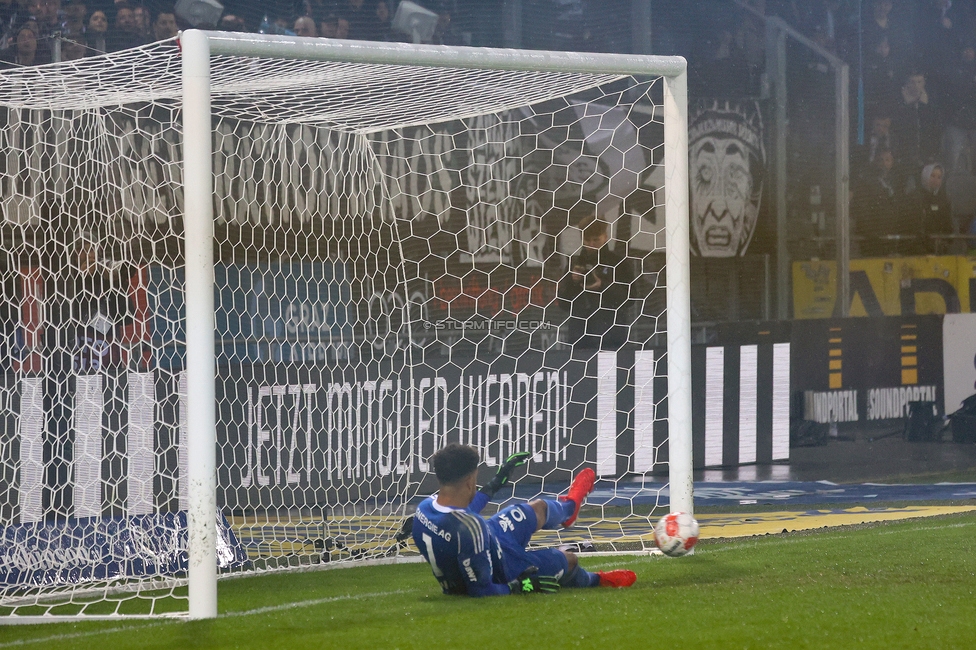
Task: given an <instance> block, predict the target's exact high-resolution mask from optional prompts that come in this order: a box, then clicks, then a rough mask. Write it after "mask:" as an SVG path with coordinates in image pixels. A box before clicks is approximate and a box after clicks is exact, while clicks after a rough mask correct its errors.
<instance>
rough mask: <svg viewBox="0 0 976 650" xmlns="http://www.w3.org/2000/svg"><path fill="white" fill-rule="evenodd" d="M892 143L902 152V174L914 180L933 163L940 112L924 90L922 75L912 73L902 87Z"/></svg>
mask: <svg viewBox="0 0 976 650" xmlns="http://www.w3.org/2000/svg"><path fill="white" fill-rule="evenodd" d="M892 129H893V132H894V136H895V141H896V142H897V143H898V145H899V146H900V147H902V148H903V151H901V152H899V153H901V154H902V155H903V158H902V159H901V160H900V161H899V162H900V163H901V165H902V174H904V175H909V174H910V175H911V178H912V179H914V178H916V174H918V172H919V170H921V168H922V167H923V166H924V165H926V164H928V163H930V162H932V161H933V160H935V156H936V154H937V153H938V150H939V147H940V146H941V143H942V121H941V116H940V114H939V110H938V108H937V106H936V105H935V102H934V101H933V100H932V98H931V96H930V95H929V93H928V91H927V90H926V84H925V75H924V74H922V73H921V72H913V73H911V74H910V75H909V76H908V79H906V80H905V84H904V85H903V86H902V88H901V103H900V104H899V106H898V108H897V110H896V112H895V114H894V119H893V120H892Z"/></svg>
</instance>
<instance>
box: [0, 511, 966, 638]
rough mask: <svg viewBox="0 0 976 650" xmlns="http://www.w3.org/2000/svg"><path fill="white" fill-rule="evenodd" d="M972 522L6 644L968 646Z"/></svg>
mask: <svg viewBox="0 0 976 650" xmlns="http://www.w3.org/2000/svg"><path fill="white" fill-rule="evenodd" d="M974 533H976V514H966V515H955V516H947V517H940V518H932V519H920V520H913V521H906V522H898V523H892V524H884V525H872V526H866V527H857V528H845V529H834V530H827V531H823V532H817V533H812V534H810V533H808V534H792V535H777V536H767V537H756V538H745V539H739V540H732V541H716V542H703V543H702V544H700V545H699V547H698V549H697V552H696V554H695V555H694V556H693V557H686V558H680V559H671V558H664V557H647V556H644V557H624V556H612V557H602V558H593V557H591V558H584V561H583V562H584V566H586V567H587V568H589V569H593V570H598V569H608V568H613V567H628V568H631V569H633V570H634V571H636V572H637V574H638V582H637V584H636V585H634V587H632V588H630V589H621V590H611V589H573V590H563V591H562V592H560V593H559V594H556V595H553V596H541V595H539V596H536V595H533V596H510V597H499V598H491V599H484V600H475V599H469V598H459V597H447V596H443V595H441V594H440V589H439V588H438V586H437V584H436V582H435V581H434V579H433V577H432V576H431V575H430V571H429V569H428V567H427V565H425V564H407V565H396V566H374V567H360V568H354V569H348V570H334V571H320V572H311V573H301V574H290V575H282V574H279V575H269V576H263V577H254V578H247V579H238V580H228V581H224V582H221V584H220V610H221V617H220V618H218V619H217V620H214V621H197V622H191V623H185V622H180V621H162V622H153V621H146V622H136V621H133V622H128V623H115V622H110V623H98V622H87V623H75V624H57V625H34V626H0V649H5V648H45V649H48V648H85V649H89V648H99V649H103V648H104V649H106V650H107V649H113V650H114V649H122V648H139V649H150V648H186V649H193V648H261V649H262V650H269V649H272V648H288V649H289V650H293V649H295V648H425V649H427V648H429V649H434V648H573V647H582V648H605V649H607V650H610V649H616V648H647V647H655V646H664V647H672V648H818V649H822V648H852V647H855V648H886V649H888V648H940V649H941V648H971V647H974V646H976V617H974V615H976V544H974V541H973V535H974Z"/></svg>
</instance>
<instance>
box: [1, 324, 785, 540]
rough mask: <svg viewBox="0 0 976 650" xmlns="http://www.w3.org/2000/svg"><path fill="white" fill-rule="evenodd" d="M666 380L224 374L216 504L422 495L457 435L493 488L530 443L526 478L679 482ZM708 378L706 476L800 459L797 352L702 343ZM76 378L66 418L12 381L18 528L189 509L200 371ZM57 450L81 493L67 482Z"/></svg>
mask: <svg viewBox="0 0 976 650" xmlns="http://www.w3.org/2000/svg"><path fill="white" fill-rule="evenodd" d="M462 368H463V369H462ZM666 372H667V369H666V361H665V358H664V353H663V351H661V350H626V349H625V350H621V351H597V350H590V351H580V350H577V351H576V352H575V353H572V354H570V353H568V352H550V353H541V352H538V353H527V354H522V355H521V356H520V357H519V358H518V359H512V358H508V359H506V358H498V359H491V360H486V359H469V360H468V361H467V362H464V363H463V366H462V365H459V364H458V360H457V359H455V360H454V363H448V364H445V365H443V366H441V367H439V368H432V367H430V366H415V367H413V368H407V367H406V366H405V365H402V366H399V369H397V366H395V365H391V366H390V367H389V368H387V371H386V372H381V369H380V368H379V367H375V368H368V367H365V366H363V365H356V366H353V365H350V366H347V367H345V368H343V367H327V366H322V365H302V364H267V365H249V366H234V367H225V368H222V369H221V371H220V373H219V376H218V382H217V409H218V410H217V416H218V426H217V447H218V454H217V459H218V461H217V477H218V490H219V493H218V505H219V506H220V507H221V508H222V509H223V511H224V512H226V513H235V512H249V511H254V510H261V509H267V508H278V507H329V506H337V505H340V504H348V503H353V502H361V501H363V500H364V499H379V500H391V499H392V500H396V499H399V498H402V497H403V496H404V495H405V496H406V497H408V498H409V497H410V496H412V495H413V494H414V493H416V492H417V491H424V490H428V491H429V490H430V489H432V488H433V483H432V478H431V477H430V475H429V471H430V467H429V464H428V459H429V458H430V456H431V454H433V452H434V451H435V450H436V449H438V448H440V447H441V446H443V445H444V444H447V443H448V442H452V441H458V442H462V443H466V444H471V445H473V446H475V447H477V448H478V449H479V450H480V452H481V455H482V465H483V471H484V473H485V476H484V477H482V478H483V479H484V480H487V478H489V477H490V475H491V474H493V473H494V471H495V470H494V468H495V467H497V466H498V465H499V464H500V463H501V462H503V461H504V459H505V458H507V457H508V456H509V455H510V454H512V453H514V452H516V451H528V452H529V453H530V454H531V458H530V461H529V465H528V468H527V470H528V471H527V473H528V475H529V476H530V477H536V478H538V479H540V480H541V479H542V478H543V477H545V478H547V479H548V480H559V481H566V480H569V478H570V477H571V475H572V473H573V472H575V471H578V469H579V468H580V467H582V466H591V467H594V468H595V469H596V470H597V472H598V474H599V475H600V476H604V477H618V476H622V475H625V474H628V473H636V474H644V473H649V472H666V468H667V438H668V424H667V401H666V394H667V380H666ZM693 381H694V387H693V393H694V395H695V400H694V410H695V412H694V418H693V439H694V446H695V465H696V466H699V467H701V466H712V465H735V464H742V463H755V462H764V461H766V462H768V461H771V460H779V459H784V458H787V457H788V456H789V449H788V440H789V419H788V416H789V344H788V343H777V344H768V345H745V346H724V347H700V348H699V347H697V346H696V348H695V349H694V354H693ZM67 386H68V390H67V394H65V395H64V396H62V397H63V399H64V400H65V402H66V404H65V405H64V406H65V408H61V409H60V410H59V411H58V412H57V413H56V414H55V413H54V412H52V411H51V405H52V404H54V403H55V402H56V401H57V400H56V399H55V398H56V397H57V396H56V395H51V394H50V392H51V387H52V383H51V382H49V381H45V380H43V379H40V378H22V379H20V380H17V381H14V380H12V379H10V380H9V384H8V394H9V399H8V400H6V402H7V403H8V404H9V407H10V408H9V410H8V412H7V413H6V414H5V417H6V424H7V426H6V430H7V431H8V432H14V431H16V432H18V435H16V436H15V444H9V445H5V446H4V447H3V449H2V452H3V457H2V458H0V466H2V467H4V468H7V474H8V475H9V476H10V477H11V478H12V479H13V480H11V481H10V482H9V483H8V484H7V486H6V488H5V489H4V490H3V491H0V497H2V501H3V502H2V503H0V507H2V509H3V510H2V512H3V515H4V520H5V521H8V522H13V521H16V522H19V523H29V522H38V521H41V520H43V519H45V518H48V517H50V516H51V515H52V511H53V514H54V515H56V516H60V517H72V518H86V517H103V516H132V515H143V514H149V513H152V512H159V511H163V512H172V511H179V510H186V506H187V497H188V491H187V487H188V483H187V465H188V457H187V453H186V378H185V374H184V373H182V372H177V373H169V372H166V371H162V370H157V371H153V372H145V373H142V372H129V373H123V374H121V375H118V376H115V375H111V374H109V373H101V374H95V375H78V376H74V377H73V378H72V381H71V382H69V383H68V384H67ZM66 416H67V417H66ZM59 442H60V443H61V444H62V446H63V447H64V448H65V449H67V450H68V451H67V453H66V454H65V456H66V461H67V462H68V463H69V465H70V471H69V472H68V476H69V477H70V480H69V481H68V483H69V484H68V485H55V484H53V483H52V477H53V476H54V474H52V472H51V471H50V469H51V463H50V457H49V454H50V449H52V448H54V447H55V446H56V445H57V443H59ZM46 450H47V453H48V456H46V455H45V454H46ZM15 468H16V469H15ZM57 494H60V495H61V498H60V499H58V498H55V495H57ZM54 503H62V504H67V505H64V506H62V507H61V508H60V509H56V508H55V506H53V505H52V504H54Z"/></svg>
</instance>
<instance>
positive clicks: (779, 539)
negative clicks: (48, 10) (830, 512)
mask: <svg viewBox="0 0 976 650" xmlns="http://www.w3.org/2000/svg"><path fill="white" fill-rule="evenodd" d="M913 519H914V520H915V521H918V520H919V519H924V517H913V518H911V519H892V520H888V521H884V520H882V521H876V522H875V521H872V522H865V524H878V523H889V524H899V523H904V522H907V521H912V520H913ZM861 525H864V524H844V525H843V526H837V527H833V526H830V527H827V526H825V527H823V528H801V529H799V530H793V531H789V532H791V533H843V532H844V530H843V529H844V528H846V527H849V526H861ZM969 526H976V522H962V523H957V524H945V525H944V526H919V527H918V528H904V529H900V530H878V531H877V533H876V534H877V535H879V536H880V535H903V534H905V533H919V532H924V531H932V530H949V529H951V528H968V527H969ZM825 529H826V530H825ZM782 535H783V533H767V534H764V535H753V536H751V537H733V538H728V539H729V541H728V542H727V543H728V546H725V547H723V548H715V549H711V548H710V549H708V553H727V552H729V551H741V550H751V549H753V548H756V547H757V546H759V545H760V544H762V545H767V544H807V543H810V541H815V540H816V535H804V536H802V537H783V536H782ZM711 539H716V538H710V540H709V541H711Z"/></svg>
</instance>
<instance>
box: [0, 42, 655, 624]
mask: <svg viewBox="0 0 976 650" xmlns="http://www.w3.org/2000/svg"><path fill="white" fill-rule="evenodd" d="M180 82H181V79H180V54H179V50H178V48H177V47H176V45H175V44H174V43H161V44H156V45H153V46H148V47H145V48H142V49H137V50H130V51H127V52H122V53H118V54H114V55H108V56H104V57H97V58H91V59H86V60H83V61H79V62H75V63H70V64H61V65H58V66H46V67H44V66H42V67H38V68H31V69H24V70H17V71H11V72H4V73H0V124H2V126H0V151H2V152H3V153H2V155H0V185H2V199H0V208H2V212H3V219H2V245H3V252H4V257H3V259H4V261H5V265H4V267H3V270H4V281H5V284H4V288H5V290H4V292H3V301H2V306H3V308H4V311H5V314H4V315H5V320H4V327H5V330H4V342H5V346H6V351H7V354H5V355H3V357H2V358H3V359H5V360H6V362H7V367H6V368H5V372H4V374H3V381H4V385H3V391H2V393H0V398H2V406H3V412H2V417H3V418H4V426H3V430H2V438H0V476H2V479H3V480H2V481H0V486H2V487H0V537H2V542H0V544H2V547H0V612H2V613H4V614H16V615H76V614H87V615H123V614H150V615H165V614H171V613H175V614H179V613H182V612H185V609H186V603H185V596H186V590H185V586H184V582H183V578H184V576H185V569H186V554H185V549H186V538H187V534H186V517H185V513H186V509H187V480H186V471H187V454H186V398H187V396H186V376H185V373H184V370H183V369H184V366H185V361H186V359H185V345H184V342H185V334H186V332H185V325H184V311H185V307H184V285H185V280H186V278H185V273H184V262H183V247H182V235H183V196H182V184H183V178H182V153H181V147H182V136H181V106H180ZM212 84H213V86H212V87H213V100H212V102H213V115H214V117H213V126H214V158H213V163H214V207H215V213H214V214H215V229H214V247H215V252H216V257H215V259H216V269H215V297H216V314H215V319H216V325H217V356H218V368H217V377H216V386H217V399H218V403H217V418H218V427H217V438H218V450H217V451H218V454H217V475H218V495H217V500H218V506H219V512H218V513H215V516H216V517H217V520H218V529H219V531H220V535H219V538H220V539H219V543H218V560H219V562H218V563H219V566H220V567H221V569H222V570H224V571H263V570H272V569H279V568H285V567H293V566H305V565H321V564H325V563H333V562H343V561H350V560H356V561H359V560H365V559H373V558H382V557H390V556H400V555H410V554H415V549H413V548H412V545H408V544H407V543H406V542H405V540H404V538H403V537H402V536H398V533H399V532H400V530H401V526H402V524H403V522H404V519H405V518H406V517H407V516H408V515H409V514H410V512H411V511H412V508H413V507H414V506H415V505H416V503H417V501H418V500H419V498H421V497H422V496H424V495H426V494H429V493H431V492H432V491H434V490H435V489H436V484H435V481H434V479H433V476H432V474H431V469H430V467H429V464H428V460H429V458H430V456H431V454H432V453H433V452H434V451H435V450H436V449H438V448H439V447H441V446H443V445H444V444H445V443H447V442H451V441H459V442H463V443H467V444H472V445H474V446H476V447H477V448H478V449H479V451H480V452H481V454H482V459H483V461H484V462H483V468H482V472H483V476H481V479H482V481H481V482H486V481H487V480H488V478H490V476H491V475H492V474H493V473H494V471H495V467H496V466H497V465H498V464H499V463H501V462H502V461H504V459H505V458H506V457H507V456H508V455H509V454H511V453H514V452H516V451H528V452H530V453H531V454H532V455H531V458H530V461H529V463H528V464H527V466H526V468H525V471H524V473H520V474H519V475H518V476H517V480H515V481H514V486H515V487H514V491H506V492H503V493H500V494H499V499H500V500H501V502H502V505H503V504H504V503H505V500H506V499H509V498H515V499H530V498H533V497H535V496H539V495H549V496H552V495H555V494H558V493H560V492H561V491H564V490H565V489H566V487H567V485H568V484H569V482H570V480H571V478H572V476H573V475H574V474H575V473H576V472H578V471H579V470H580V469H581V468H583V467H587V466H589V467H595V468H596V470H597V472H598V474H599V475H600V477H601V481H600V482H599V483H598V487H597V490H596V491H595V492H594V494H593V495H592V496H591V499H590V504H591V505H590V507H588V508H587V509H584V511H583V514H582V516H581V518H580V521H579V523H578V524H577V526H576V527H575V528H573V529H570V530H567V531H562V532H560V533H558V534H557V533H555V532H553V533H551V534H549V536H548V537H541V538H539V539H538V540H537V542H538V543H541V544H561V543H570V544H576V545H577V546H589V545H591V544H593V545H595V546H596V547H598V548H616V549H624V548H626V549H633V548H644V547H646V546H649V545H650V544H651V543H652V542H651V535H650V532H651V525H650V523H649V521H650V518H651V516H653V515H654V510H655V508H657V507H658V506H659V505H660V501H661V497H662V494H663V493H664V492H663V490H664V488H665V486H664V485H662V482H661V481H662V479H661V478H657V479H655V472H662V471H664V470H665V467H666V460H667V454H666V442H667V429H666V419H665V418H666V412H665V409H664V405H663V396H664V394H665V388H666V387H665V385H664V383H663V382H664V377H665V373H664V355H663V345H664V342H665V341H664V331H665V325H664V320H663V316H664V313H663V312H664V303H665V299H664V289H663V267H664V263H663V243H664V242H663V225H664V222H663V209H661V207H662V206H663V198H664V197H663V187H664V184H665V182H664V173H663V165H662V157H663V152H662V144H661V143H662V140H663V124H662V118H661V104H662V99H661V95H662V89H661V82H660V80H659V79H653V78H647V79H637V78H633V77H621V76H614V75H584V74H566V73H543V72H500V71H491V70H453V69H433V68H422V67H411V66H369V65H362V64H346V63H322V62H309V61H277V60H275V61H273V60H258V59H245V58H235V57H224V56H221V57H215V58H214V60H213V65H212Z"/></svg>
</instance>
